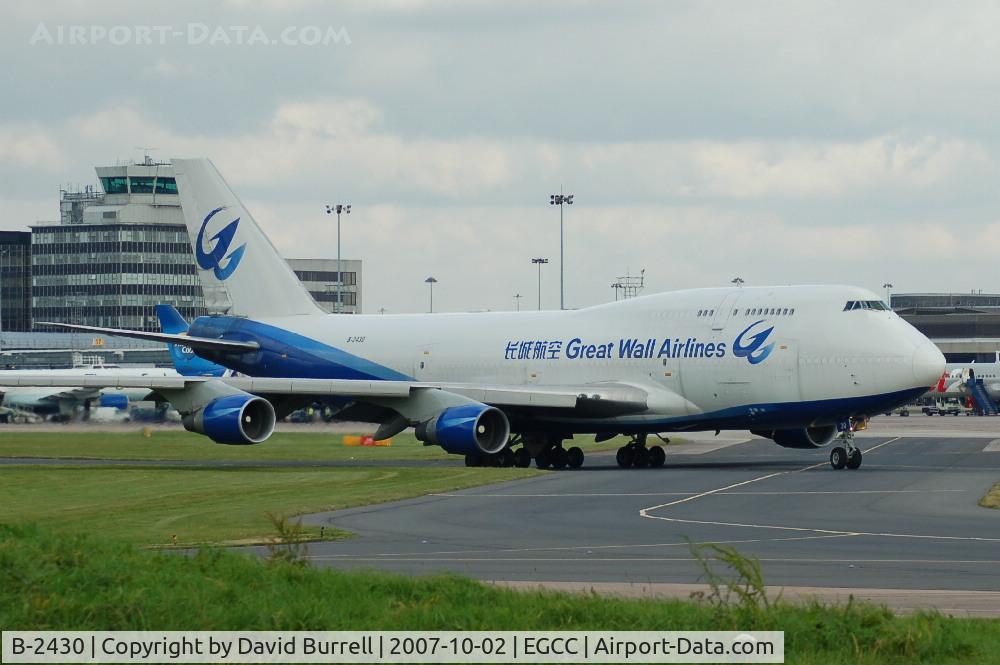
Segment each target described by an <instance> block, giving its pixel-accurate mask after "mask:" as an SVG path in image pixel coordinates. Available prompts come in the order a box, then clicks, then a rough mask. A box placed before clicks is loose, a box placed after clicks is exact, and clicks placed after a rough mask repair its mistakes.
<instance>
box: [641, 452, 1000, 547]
mask: <svg viewBox="0 0 1000 665" xmlns="http://www.w3.org/2000/svg"><path fill="white" fill-rule="evenodd" d="M900 438H901V437H896V438H894V439H889V440H888V441H884V442H882V443H880V444H878V445H877V446H872V447H871V448H868V449H866V450H865V451H864V452H865V453H869V452H872V451H873V450H877V449H879V448H881V447H883V446H887V445H889V444H890V443H894V442H896V441H899V440H900ZM825 465H826V462H821V463H819V464H812V465H810V466H806V467H802V468H801V469H796V470H794V471H779V472H776V473H769V474H767V475H764V476H759V477H757V478H751V479H750V480H744V481H743V482H739V483H733V484H732V485H726V486H725V487H719V488H717V489H714V490H709V491H707V492H701V493H699V494H693V495H691V496H688V497H684V498H682V499H677V500H676V501H670V502H668V503H661V504H659V505H657V506H650V507H649V508H643V509H642V510H640V511H639V516H640V517H645V518H647V519H653V520H661V521H663V522H675V523H679V524H703V525H706V526H726V527H741V528H746V529H769V530H777V531H793V532H797V533H817V534H825V535H830V536H845V537H846V536H850V537H854V536H874V537H880V538H914V539H921V540H946V541H968V542H987V543H1000V538H984V537H981V536H937V535H928V534H915V533H890V532H869V531H843V530H839V529H818V528H815V527H800V526H782V525H776V524H750V523H742V522H722V521H714V520H690V519H681V518H677V517H666V516H664V515H653V514H651V513H653V512H654V511H659V510H663V509H665V508H671V507H673V506H678V505H680V504H682V503H688V502H690V501H695V500H697V499H701V498H704V497H706V496H712V495H715V494H722V493H725V492H726V491H727V490H731V489H734V488H737V487H743V486H745V485H750V484H752V483H758V482H761V481H763V480H768V479H770V478H777V477H778V476H785V475H788V474H792V473H801V472H803V471H809V470H811V469H816V468H819V467H821V466H825ZM847 473H850V472H847Z"/></svg>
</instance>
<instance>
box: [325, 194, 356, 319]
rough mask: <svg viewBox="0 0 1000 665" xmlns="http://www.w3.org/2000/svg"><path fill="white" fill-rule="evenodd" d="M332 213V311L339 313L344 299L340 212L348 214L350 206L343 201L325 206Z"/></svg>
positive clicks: (327, 211) (327, 212)
mask: <svg viewBox="0 0 1000 665" xmlns="http://www.w3.org/2000/svg"><path fill="white" fill-rule="evenodd" d="M333 213H337V302H335V303H334V304H333V311H335V312H337V313H340V311H341V310H342V309H343V307H342V304H343V299H344V270H343V266H342V265H341V263H340V213H344V214H345V215H350V214H351V206H350V204H344V203H337V204H336V205H328V206H327V207H326V214H328V215H330V214H333Z"/></svg>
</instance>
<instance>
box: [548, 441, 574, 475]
mask: <svg viewBox="0 0 1000 665" xmlns="http://www.w3.org/2000/svg"><path fill="white" fill-rule="evenodd" d="M550 456H551V460H552V468H553V469H555V470H556V471H559V470H561V469H565V468H566V464H567V463H568V462H569V455H568V454H567V453H566V449H565V448H563V447H562V446H560V447H558V448H553V449H552V451H551V453H550Z"/></svg>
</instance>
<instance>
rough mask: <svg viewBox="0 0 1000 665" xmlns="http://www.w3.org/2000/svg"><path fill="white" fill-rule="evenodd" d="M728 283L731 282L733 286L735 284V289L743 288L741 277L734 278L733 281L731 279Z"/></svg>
mask: <svg viewBox="0 0 1000 665" xmlns="http://www.w3.org/2000/svg"><path fill="white" fill-rule="evenodd" d="M729 281H730V282H732V283H733V284H735V285H736V286H737V288H739V287H741V286H743V278H742V277H734V278H733V279H731V280H729Z"/></svg>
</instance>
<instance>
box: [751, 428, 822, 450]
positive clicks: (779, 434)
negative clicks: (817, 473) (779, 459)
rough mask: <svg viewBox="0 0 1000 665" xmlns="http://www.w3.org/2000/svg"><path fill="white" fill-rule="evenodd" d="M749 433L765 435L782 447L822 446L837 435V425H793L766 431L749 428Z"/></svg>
mask: <svg viewBox="0 0 1000 665" xmlns="http://www.w3.org/2000/svg"><path fill="white" fill-rule="evenodd" d="M751 433H752V434H756V435H758V436H765V437H767V438H769V439H771V440H772V441H774V442H775V443H776V444H778V445H779V446H781V447H782V448H822V447H823V446H827V445H829V444H830V442H831V441H833V439H834V437H836V436H837V426H836V425H818V426H816V427H793V428H791V429H776V430H769V431H766V432H761V431H757V430H751Z"/></svg>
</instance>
